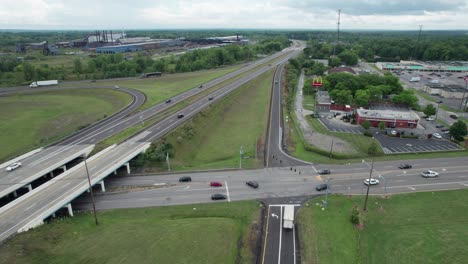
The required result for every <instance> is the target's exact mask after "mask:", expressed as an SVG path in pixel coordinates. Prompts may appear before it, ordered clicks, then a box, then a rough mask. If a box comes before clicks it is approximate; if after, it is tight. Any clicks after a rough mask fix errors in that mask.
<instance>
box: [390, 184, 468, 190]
mask: <svg viewBox="0 0 468 264" xmlns="http://www.w3.org/2000/svg"><path fill="white" fill-rule="evenodd" d="M447 184H465V182H439V183H424V184H412V185H411V186H414V187H419V186H431V185H447ZM467 184H468V183H467ZM404 187H408V186H405V185H400V186H388V187H387V189H392V188H404Z"/></svg>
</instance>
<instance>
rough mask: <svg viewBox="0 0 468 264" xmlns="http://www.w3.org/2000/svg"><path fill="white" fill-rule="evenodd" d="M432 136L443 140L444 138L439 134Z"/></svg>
mask: <svg viewBox="0 0 468 264" xmlns="http://www.w3.org/2000/svg"><path fill="white" fill-rule="evenodd" d="M432 136H433V137H435V138H438V139H441V138H442V136H441V135H440V134H439V133H434V134H432Z"/></svg>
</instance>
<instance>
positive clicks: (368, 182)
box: [364, 179, 379, 185]
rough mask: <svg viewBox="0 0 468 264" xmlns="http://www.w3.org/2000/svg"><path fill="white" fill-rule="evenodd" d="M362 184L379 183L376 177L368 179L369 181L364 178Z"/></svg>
mask: <svg viewBox="0 0 468 264" xmlns="http://www.w3.org/2000/svg"><path fill="white" fill-rule="evenodd" d="M364 184H365V185H369V184H370V185H377V184H379V180H377V179H370V181H369V179H365V180H364Z"/></svg>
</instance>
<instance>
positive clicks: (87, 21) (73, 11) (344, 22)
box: [0, 0, 468, 30]
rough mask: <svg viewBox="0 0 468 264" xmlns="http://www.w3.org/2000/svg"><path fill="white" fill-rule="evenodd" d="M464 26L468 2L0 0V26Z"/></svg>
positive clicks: (392, 27) (157, 27)
mask: <svg viewBox="0 0 468 264" xmlns="http://www.w3.org/2000/svg"><path fill="white" fill-rule="evenodd" d="M338 9H341V12H342V13H341V14H342V15H341V28H342V29H401V30H406V29H410V30H415V29H418V25H423V28H424V29H465V30H466V29H468V0H266V1H262V0H257V1H255V0H133V1H129V0H0V29H168V28H259V29H265V28H294V29H334V28H336V20H337V10H338Z"/></svg>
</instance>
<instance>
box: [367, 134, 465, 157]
mask: <svg viewBox="0 0 468 264" xmlns="http://www.w3.org/2000/svg"><path fill="white" fill-rule="evenodd" d="M374 137H375V138H376V139H377V140H378V141H379V143H380V145H381V146H382V149H383V151H384V153H385V154H397V153H420V152H436V151H453V150H460V149H462V148H461V147H460V146H458V145H457V144H455V143H452V142H450V141H448V140H445V139H409V138H395V137H390V136H386V135H382V134H375V135H374Z"/></svg>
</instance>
